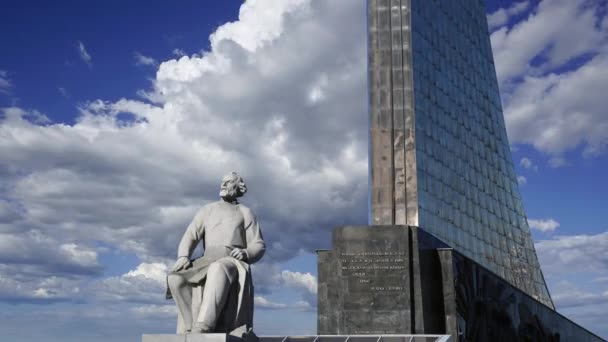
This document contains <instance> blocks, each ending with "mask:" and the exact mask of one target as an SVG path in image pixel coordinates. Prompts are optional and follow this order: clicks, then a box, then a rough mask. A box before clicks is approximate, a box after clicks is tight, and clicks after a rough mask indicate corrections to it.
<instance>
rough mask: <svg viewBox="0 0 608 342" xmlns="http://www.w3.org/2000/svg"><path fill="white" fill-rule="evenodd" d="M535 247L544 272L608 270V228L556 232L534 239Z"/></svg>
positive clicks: (598, 273)
mask: <svg viewBox="0 0 608 342" xmlns="http://www.w3.org/2000/svg"><path fill="white" fill-rule="evenodd" d="M535 248H536V252H537V253H538V258H539V260H540V263H541V265H542V269H543V272H544V274H545V276H548V277H557V276H564V275H571V276H572V275H575V274H580V273H591V274H597V275H598V276H600V275H605V274H607V273H608V257H607V254H606V251H607V250H608V232H604V233H599V234H596V235H572V236H555V237H553V238H552V239H549V240H541V241H539V242H537V243H535Z"/></svg>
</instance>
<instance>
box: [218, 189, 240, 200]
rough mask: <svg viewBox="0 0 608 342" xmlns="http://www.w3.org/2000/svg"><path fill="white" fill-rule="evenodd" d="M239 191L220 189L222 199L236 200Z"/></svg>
mask: <svg viewBox="0 0 608 342" xmlns="http://www.w3.org/2000/svg"><path fill="white" fill-rule="evenodd" d="M236 195H237V189H236V187H229V188H221V189H220V197H221V198H236Z"/></svg>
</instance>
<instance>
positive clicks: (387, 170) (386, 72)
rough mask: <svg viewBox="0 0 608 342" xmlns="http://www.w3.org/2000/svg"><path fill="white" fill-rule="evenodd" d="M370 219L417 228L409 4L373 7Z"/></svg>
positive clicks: (385, 2)
mask: <svg viewBox="0 0 608 342" xmlns="http://www.w3.org/2000/svg"><path fill="white" fill-rule="evenodd" d="M368 25H369V27H368V46H369V48H368V51H369V52H368V53H369V96H370V97H369V98H370V139H371V141H370V147H371V149H370V163H371V189H370V197H371V198H370V202H371V218H370V221H371V222H370V224H374V225H392V224H398V225H404V224H409V225H418V206H417V204H416V203H417V201H418V199H417V195H416V193H417V189H416V151H415V126H414V124H415V122H414V121H415V120H414V119H415V118H414V110H413V88H412V63H411V60H412V57H411V48H410V42H411V32H410V14H409V3H408V1H399V0H392V1H389V0H374V1H369V2H368Z"/></svg>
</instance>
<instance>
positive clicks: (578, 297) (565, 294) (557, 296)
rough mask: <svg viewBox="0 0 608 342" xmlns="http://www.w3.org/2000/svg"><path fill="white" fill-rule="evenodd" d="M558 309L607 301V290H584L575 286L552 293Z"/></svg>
mask: <svg viewBox="0 0 608 342" xmlns="http://www.w3.org/2000/svg"><path fill="white" fill-rule="evenodd" d="M551 298H552V299H553V302H554V303H555V306H556V307H557V308H559V309H565V308H571V307H579V306H586V305H598V304H603V303H608V291H605V292H602V293H594V292H586V291H582V290H580V289H577V288H575V287H572V288H568V289H566V290H562V291H559V292H555V293H553V295H552V296H551Z"/></svg>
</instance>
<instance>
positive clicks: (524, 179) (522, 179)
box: [517, 176, 528, 185]
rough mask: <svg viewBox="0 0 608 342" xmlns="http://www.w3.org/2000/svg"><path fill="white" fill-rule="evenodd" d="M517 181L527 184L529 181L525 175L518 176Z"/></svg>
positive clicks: (520, 183)
mask: <svg viewBox="0 0 608 342" xmlns="http://www.w3.org/2000/svg"><path fill="white" fill-rule="evenodd" d="M517 183H518V184H519V185H525V184H526V183H528V179H527V178H526V177H524V176H517Z"/></svg>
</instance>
